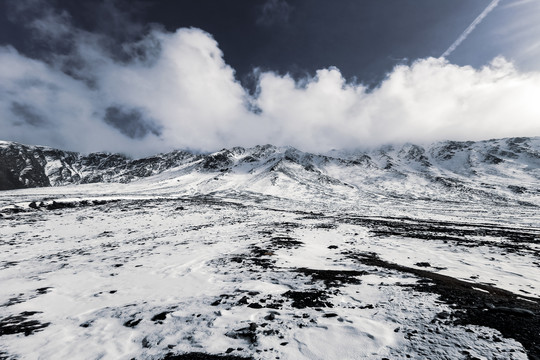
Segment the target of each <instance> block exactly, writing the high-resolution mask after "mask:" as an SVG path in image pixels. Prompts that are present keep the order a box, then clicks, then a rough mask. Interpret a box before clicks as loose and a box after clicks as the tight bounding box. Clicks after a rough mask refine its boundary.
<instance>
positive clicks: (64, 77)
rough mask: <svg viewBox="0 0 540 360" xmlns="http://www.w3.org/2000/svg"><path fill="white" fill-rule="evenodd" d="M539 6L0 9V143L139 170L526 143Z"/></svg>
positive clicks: (261, 4) (383, 3) (537, 111)
mask: <svg viewBox="0 0 540 360" xmlns="http://www.w3.org/2000/svg"><path fill="white" fill-rule="evenodd" d="M539 17H540V1H538V0H437V1H433V0H337V1H327V0H230V1H227V0H161V1H158V0H146V1H143V0H138V1H127V0H81V1H76V2H75V1H70V0H0V139H1V140H8V141H17V142H21V143H25V144H39V145H47V146H52V147H57V148H61V149H66V150H74V151H81V152H93V151H109V152H121V153H125V154H127V155H130V156H133V157H140V156H145V155H150V154H154V153H157V152H166V151H170V150H172V149H191V150H195V151H216V150H219V149H222V148H227V147H232V146H254V145H257V144H267V143H271V144H275V145H278V146H285V145H290V146H294V147H297V148H299V149H301V150H305V151H314V152H325V151H328V150H330V149H340V148H346V149H354V148H366V147H373V146H379V145H383V144H391V143H404V142H413V143H429V142H433V141H440V140H446V139H448V140H483V139H490V138H501V137H510V136H540V101H538V99H539V98H540V22H539V21H538V18H539Z"/></svg>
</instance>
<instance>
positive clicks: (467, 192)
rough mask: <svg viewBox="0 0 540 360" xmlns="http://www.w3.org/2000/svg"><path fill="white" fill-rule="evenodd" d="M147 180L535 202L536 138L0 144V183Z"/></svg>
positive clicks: (539, 172) (204, 186) (199, 187)
mask: <svg viewBox="0 0 540 360" xmlns="http://www.w3.org/2000/svg"><path fill="white" fill-rule="evenodd" d="M144 178H147V179H146V181H152V182H154V183H159V184H161V185H163V186H165V185H164V184H167V186H172V187H176V188H177V189H178V191H180V192H189V193H191V194H192V193H212V192H216V191H221V192H223V191H231V190H234V191H247V192H256V193H262V194H267V195H278V196H283V197H295V196H296V197H298V198H302V197H303V196H304V195H305V194H306V193H309V194H313V193H315V194H319V195H320V196H321V197H323V198H324V196H332V197H335V196H338V197H343V198H348V197H350V196H359V195H360V196H363V197H364V198H365V197H366V196H367V197H373V198H374V199H376V198H378V197H381V196H384V197H393V198H404V199H415V200H418V199H439V200H448V201H467V200H470V201H489V202H496V203H509V202H510V203H513V204H516V205H517V204H519V205H529V206H540V137H519V138H505V139H493V140H486V141H478V142H473V141H466V142H458V141H442V142H436V143H432V144H429V145H426V146H421V145H415V144H410V143H407V144H403V145H387V146H381V147H379V148H375V149H370V150H356V151H351V150H347V151H343V150H332V151H329V152H327V153H323V154H314V153H308V152H303V151H300V150H298V149H295V148H292V147H276V146H273V145H262V146H255V147H252V148H242V147H234V148H230V149H223V150H221V151H218V152H214V153H196V152H192V151H184V150H175V151H172V152H169V153H164V154H158V155H155V156H150V157H146V158H141V159H130V158H129V157H127V156H125V155H121V154H111V153H91V154H80V153H76V152H70V151H62V150H58V149H53V148H49V147H44V146H28V145H22V144H19V143H15V142H5V141H3V142H0V190H9V189H19V188H32V187H48V186H63V185H70V184H88V183H98V182H117V183H129V182H134V181H137V180H141V179H144Z"/></svg>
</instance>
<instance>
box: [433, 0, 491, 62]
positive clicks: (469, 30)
mask: <svg viewBox="0 0 540 360" xmlns="http://www.w3.org/2000/svg"><path fill="white" fill-rule="evenodd" d="M499 1H500V0H493V1H491V3H489V5H488V6H487V7H486V8H485V9H484V11H482V13H481V14H480V15H478V17H477V18H476V19H474V21H473V22H472V24H471V25H469V27H468V28H466V29H465V31H464V32H463V34H461V36H460V37H458V38H457V40H456V41H454V43H453V44H452V45H450V47H449V48H448V49H447V50H446V51H445V52H444V53H443V54H442V55H441V57H443V58H445V57H447V56H448V55H450V54H451V53H452V52H453V51H454V50H456V48H457V47H458V46H459V45H461V43H462V42H463V41H464V40H465V39H466V38H467V37H468V36H469V35H470V34H471V33H472V32H473V30H474V29H475V28H476V26H478V24H480V23H481V22H482V20H484V18H485V17H486V16H487V15H488V14H489V13H490V12H491V10H493V9H495V7H496V6H497V5H498V4H499Z"/></svg>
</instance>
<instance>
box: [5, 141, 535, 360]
mask: <svg viewBox="0 0 540 360" xmlns="http://www.w3.org/2000/svg"><path fill="white" fill-rule="evenodd" d="M530 141H531V142H534V143H535V144H536V143H537V142H538V139H533V140H530ZM523 143H524V141H520V140H518V141H514V142H512V143H511V145H508V144H509V142H508V141H507V140H504V141H503V140H501V141H500V147H501V148H502V147H503V146H506V147H508V146H510V147H511V146H514V147H519V146H522V145H523ZM512 144H513V145H512ZM520 144H521V145H520ZM445 146H447V147H448V148H445V149H442V145H441V146H439V148H436V149H435V148H432V149H431V150H429V151H427V152H426V151H425V150H422V149H420V148H418V147H415V146H413V145H410V146H404V147H401V148H399V149H393V148H386V149H381V150H380V152H379V153H378V154H375V153H372V154H371V155H370V158H369V160H367V159H365V158H364V157H362V155H359V154H355V153H344V152H340V153H339V156H338V155H337V154H328V155H324V156H323V155H317V156H315V155H311V154H305V153H301V152H299V151H297V150H295V149H291V148H279V149H278V148H274V147H258V148H255V150H256V151H257V154H254V151H255V150H253V149H251V150H245V149H241V148H235V149H232V150H227V151H223V152H220V153H216V154H213V155H212V156H210V157H207V158H203V157H200V158H197V159H195V160H194V159H193V158H191V157H189V156H188V155H186V156H185V158H186V159H188V160H186V161H183V160H182V161H183V162H180V163H178V164H177V165H176V166H174V167H170V168H168V169H167V170H166V171H163V172H161V173H159V174H157V175H154V176H150V177H145V178H142V179H140V180H137V181H133V182H131V183H128V184H115V183H98V184H85V185H69V186H62V187H48V188H32V189H22V190H10V191H2V192H0V235H1V236H0V284H1V286H0V359H17V358H20V359H38V358H39V359H132V358H136V359H200V358H201V357H197V356H198V355H194V353H202V354H205V355H204V356H205V357H202V358H207V359H219V358H222V359H238V358H248V359H278V358H279V359H340V360H341V359H379V360H380V359H384V358H388V359H408V358H412V359H426V358H428V359H474V358H478V359H527V358H528V357H529V358H535V356H536V358H538V357H540V340H539V339H540V301H539V298H540V217H539V216H540V215H539V214H540V212H539V206H540V200H539V199H540V195H539V194H540V190H539V187H540V186H539V173H538V164H536V163H535V161H538V158H539V157H538V154H537V153H536V150H535V149H536V147H532V150H531V148H528V149H521V150H520V151H514V155H512V156H509V155H508V154H506V155H505V154H502V153H504V152H505V151H507V150H508V149H507V148H506V147H505V148H504V149H505V150H504V151H503V150H500V151H499V150H497V151H499V153H497V152H496V151H495V150H493V148H496V147H497V146H498V145H497V143H496V141H491V142H490V146H491V147H490V149H492V150H490V152H489V153H490V154H495V153H497V154H499V156H503V155H504V156H506V157H505V160H504V162H499V160H496V159H492V158H490V160H489V161H490V162H492V163H496V165H497V166H487V165H485V161H486V157H488V155H485V156H484V155H482V156H481V159H480V158H479V157H478V156H479V155H478V156H477V154H480V153H481V152H479V151H473V152H471V151H470V147H471V146H472V147H474V146H477V147H478V146H480V145H477V144H476V145H474V144H468V145H467V144H465V145H464V144H463V143H457V144H456V143H449V144H446V145H445ZM535 146H536V145H535ZM437 149H438V150H437ZM514 150H515V149H514ZM475 154H476V155H475ZM501 154H502V155H501ZM516 154H517V155H516ZM473 155H474V156H473ZM179 156H180V155H179ZM475 156H476V157H475ZM255 157H257V159H255ZM182 159H184V155H182ZM254 159H255V160H254ZM389 159H390V160H389ZM388 161H390V162H391V164H389V163H388ZM435 162H436V163H437V166H434V165H430V164H434V163H435ZM358 164H363V165H361V166H360V167H359V165H358ZM466 164H469V165H470V166H466ZM51 166H52V165H51ZM141 166H142V165H141ZM144 166H146V165H144ZM149 169H153V167H149ZM139 170H140V169H139ZM473 170H474V171H473ZM472 172H474V173H472ZM70 176H73V175H70ZM479 179H481V180H479ZM401 180H403V181H401ZM479 181H480V182H479ZM509 185H510V187H509ZM212 356H214V357H212Z"/></svg>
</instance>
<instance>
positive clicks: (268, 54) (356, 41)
mask: <svg viewBox="0 0 540 360" xmlns="http://www.w3.org/2000/svg"><path fill="white" fill-rule="evenodd" d="M16 2H17V0H1V1H0V4H1V6H2V8H1V9H0V44H3V45H6V44H10V45H12V46H14V47H15V48H17V49H18V50H19V51H21V52H22V53H24V54H28V55H31V56H33V57H36V58H40V57H44V56H48V55H50V52H51V51H61V50H58V49H54V48H52V45H51V44H47V43H45V44H44V43H42V42H40V39H36V38H34V37H33V36H32V32H31V31H30V30H28V29H27V28H25V24H26V22H27V21H28V20H29V18H31V17H36V16H39V15H40V12H42V6H43V4H41V5H39V4H37V3H36V5H35V8H34V9H31V10H30V11H26V12H25V14H24V15H23V14H21V13H15V12H14V11H13V9H12V8H13V6H14V3H16ZM490 2H491V0H438V1H433V0H338V1H328V0H231V1H224V0H161V1H157V0H148V1H141V0H139V1H137V2H135V1H101V0H99V1H98V0H81V1H71V0H51V1H49V2H48V5H47V6H54V7H55V8H56V9H57V10H64V11H66V12H67V13H69V15H70V17H71V20H72V22H73V24H74V25H75V26H77V27H80V28H82V29H85V30H88V31H90V32H98V33H102V34H106V35H108V36H110V39H111V47H115V46H116V47H119V46H120V45H121V44H122V43H125V42H129V41H133V40H135V39H137V38H139V37H141V36H142V35H143V34H144V33H145V32H146V31H148V29H149V26H150V24H160V25H161V26H163V27H165V28H166V29H167V30H168V31H174V30H176V29H177V28H180V27H197V28H200V29H203V30H205V31H207V32H209V33H210V34H212V35H213V36H214V38H215V39H216V40H217V41H218V43H219V46H220V48H221V50H222V51H223V53H224V58H225V61H226V62H227V63H228V64H229V65H231V66H232V67H233V68H234V69H236V71H237V77H238V78H239V79H240V80H242V82H243V83H244V84H246V83H248V82H249V76H248V75H249V74H250V73H251V70H252V69H253V68H255V67H258V68H261V69H262V70H272V71H276V72H278V73H281V74H283V73H286V72H288V73H291V74H293V75H295V76H303V75H305V74H306V73H308V74H313V73H314V71H315V70H317V69H321V68H327V67H329V66H336V67H337V68H339V69H340V70H341V72H342V74H343V75H344V76H345V77H346V78H348V79H351V78H354V77H356V78H357V79H358V80H360V81H362V82H364V83H367V84H373V83H376V82H378V81H380V80H381V79H382V77H383V76H384V74H385V73H386V72H388V71H390V70H391V69H392V68H393V67H394V66H395V65H396V64H398V63H400V62H405V63H410V62H411V61H413V60H415V59H418V58H425V57H430V56H432V57H438V56H440V55H441V54H442V53H443V52H444V50H446V49H447V48H448V46H449V45H450V44H452V42H453V41H454V40H455V39H456V38H457V37H458V36H459V35H460V34H461V33H462V32H463V30H464V29H465V28H466V27H467V26H468V25H469V24H470V23H471V22H472V21H473V20H474V19H475V17H476V16H477V15H478V14H479V13H481V12H482V10H483V9H484V8H485V7H486V6H487V5H488V4H489V3H490ZM517 2H523V1H518V0H515V1H511V0H502V1H501V3H500V4H499V6H498V8H497V9H495V11H494V12H493V13H491V14H490V15H489V16H488V17H487V18H486V19H485V21H484V22H483V23H482V24H480V26H478V28H477V29H476V30H475V31H474V32H473V33H472V34H471V36H470V38H469V39H468V41H465V42H464V43H463V44H462V45H461V46H460V48H459V49H458V50H456V52H455V54H453V55H452V57H451V60H452V61H453V62H455V63H458V64H460V65H463V64H472V65H474V66H479V65H483V64H485V63H487V62H488V61H490V60H491V59H492V58H493V57H494V56H495V55H498V54H503V55H506V56H509V57H513V55H514V53H515V52H516V51H517V50H516V49H510V48H511V46H510V45H513V46H515V45H516V41H515V40H513V41H511V42H509V44H506V45H505V44H504V41H505V38H504V37H510V36H511V35H514V36H517V37H519V36H521V38H520V39H518V42H519V41H522V42H523V41H525V40H524V39H523V38H524V37H525V38H526V37H527V34H521V35H520V34H518V32H519V31H520V30H519V29H515V32H516V34H508V32H506V33H501V32H500V31H499V32H498V33H497V31H496V29H497V28H498V27H499V26H503V27H506V28H508V27H510V26H511V25H512V24H511V22H512V17H513V16H514V15H516V16H517V15H520V14H519V13H517V11H519V10H526V9H524V8H527V7H529V10H530V8H531V7H533V6H534V5H531V4H526V3H525V4H523V6H514V7H513V8H516V9H508V8H505V7H508V5H512V3H517ZM537 8H538V7H536V9H535V10H537ZM522 12H523V11H522ZM528 13H530V11H528ZM521 17H522V15H521ZM523 20H525V22H526V19H523ZM503 21H504V22H506V23H501V22H503ZM521 32H523V31H521ZM526 45H530V43H527V44H526ZM505 46H506V48H504V47H505ZM462 49H463V50H464V51H461V50H462ZM513 52H514V53H513ZM535 54H536V53H535ZM519 60H521V61H522V62H523V63H524V64H525V65H526V66H528V67H531V66H533V65H536V64H534V62H533V64H531V60H530V59H529V60H527V59H525V60H524V59H519ZM526 60H527V61H526Z"/></svg>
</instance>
